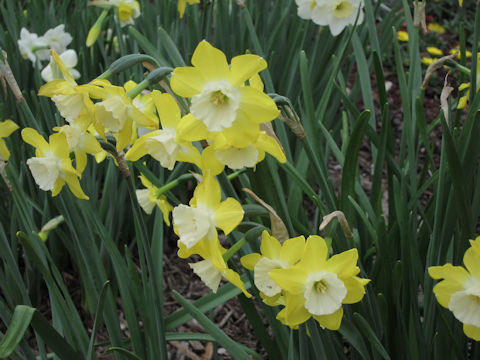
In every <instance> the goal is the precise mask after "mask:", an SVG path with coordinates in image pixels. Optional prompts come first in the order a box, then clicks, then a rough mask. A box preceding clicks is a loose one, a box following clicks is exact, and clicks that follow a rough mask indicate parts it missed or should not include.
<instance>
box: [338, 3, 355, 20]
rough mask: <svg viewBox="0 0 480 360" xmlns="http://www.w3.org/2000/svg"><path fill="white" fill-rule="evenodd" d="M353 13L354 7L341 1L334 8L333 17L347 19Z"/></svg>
mask: <svg viewBox="0 0 480 360" xmlns="http://www.w3.org/2000/svg"><path fill="white" fill-rule="evenodd" d="M352 12H353V5H352V3H351V2H350V1H339V2H337V3H336V4H335V7H334V8H333V15H335V17H337V18H346V17H348V16H350V14H351V13H352Z"/></svg>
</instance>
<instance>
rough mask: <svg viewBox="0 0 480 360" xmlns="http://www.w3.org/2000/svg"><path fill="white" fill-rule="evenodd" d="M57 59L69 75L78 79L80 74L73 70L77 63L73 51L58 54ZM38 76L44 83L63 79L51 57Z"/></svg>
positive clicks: (75, 54)
mask: <svg viewBox="0 0 480 360" xmlns="http://www.w3.org/2000/svg"><path fill="white" fill-rule="evenodd" d="M59 57H60V59H61V60H62V61H63V63H64V64H65V67H66V69H67V70H68V72H69V73H70V75H72V77H73V78H74V79H78V78H79V77H80V73H79V72H78V71H77V70H75V69H74V67H75V66H77V62H78V58H77V53H76V52H75V50H72V49H70V50H66V51H65V52H63V53H62V54H60V55H59ZM40 75H41V76H42V79H43V80H44V81H45V82H49V81H52V80H55V79H64V78H65V77H64V76H63V74H62V72H61V71H60V69H59V68H58V66H57V64H56V63H55V61H54V60H53V58H52V57H51V58H50V63H49V64H48V65H47V66H45V68H44V69H43V70H42V72H41V73H40ZM57 96H58V95H57ZM54 100H55V99H54Z"/></svg>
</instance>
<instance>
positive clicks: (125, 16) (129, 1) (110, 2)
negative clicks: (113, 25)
mask: <svg viewBox="0 0 480 360" xmlns="http://www.w3.org/2000/svg"><path fill="white" fill-rule="evenodd" d="M90 4H91V5H96V6H99V7H102V8H106V9H109V8H112V7H113V8H114V9H115V17H116V18H117V19H119V20H120V26H122V27H123V26H126V25H129V24H133V23H134V21H133V19H136V18H137V17H139V16H140V5H139V4H138V1H134V0H96V1H92V2H91V3H90Z"/></svg>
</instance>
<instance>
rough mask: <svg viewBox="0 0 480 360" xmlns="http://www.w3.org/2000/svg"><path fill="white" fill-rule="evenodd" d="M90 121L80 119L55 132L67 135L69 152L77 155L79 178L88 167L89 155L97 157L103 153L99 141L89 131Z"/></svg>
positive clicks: (56, 129) (58, 128) (56, 128)
mask: <svg viewBox="0 0 480 360" xmlns="http://www.w3.org/2000/svg"><path fill="white" fill-rule="evenodd" d="M89 125H90V121H89V120H88V119H86V118H83V119H82V118H80V119H78V120H77V121H75V122H73V123H71V124H69V125H64V126H56V127H54V128H53V130H54V131H58V132H59V133H62V134H64V135H65V137H66V139H67V143H68V148H69V152H73V153H74V154H75V162H76V165H75V166H76V169H77V174H78V176H81V174H82V172H83V170H84V169H85V166H86V165H87V154H91V155H95V154H98V153H99V152H101V151H102V147H101V146H100V143H99V142H98V140H97V139H96V138H95V136H93V135H92V134H91V133H90V132H89V131H88V127H89Z"/></svg>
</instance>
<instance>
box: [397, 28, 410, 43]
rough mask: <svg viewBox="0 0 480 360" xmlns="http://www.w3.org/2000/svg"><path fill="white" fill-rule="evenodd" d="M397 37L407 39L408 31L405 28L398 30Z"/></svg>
mask: <svg viewBox="0 0 480 360" xmlns="http://www.w3.org/2000/svg"><path fill="white" fill-rule="evenodd" d="M397 39H398V41H408V32H406V31H405V30H398V31H397Z"/></svg>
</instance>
